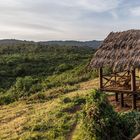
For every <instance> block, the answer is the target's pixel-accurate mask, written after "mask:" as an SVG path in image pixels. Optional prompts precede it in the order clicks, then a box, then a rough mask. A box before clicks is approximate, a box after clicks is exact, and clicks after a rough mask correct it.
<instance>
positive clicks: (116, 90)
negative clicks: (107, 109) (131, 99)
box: [101, 88, 140, 94]
mask: <svg viewBox="0 0 140 140" xmlns="http://www.w3.org/2000/svg"><path fill="white" fill-rule="evenodd" d="M101 90H102V91H106V92H120V93H130V94H132V93H134V91H131V90H123V89H122V90H121V89H111V88H102V89H101ZM137 92H140V91H137Z"/></svg>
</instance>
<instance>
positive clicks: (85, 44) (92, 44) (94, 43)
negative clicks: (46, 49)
mask: <svg viewBox="0 0 140 140" xmlns="http://www.w3.org/2000/svg"><path fill="white" fill-rule="evenodd" d="M40 43H41V44H45V45H58V46H79V47H91V48H94V49H97V48H98V47H99V46H100V44H101V43H102V41H97V40H93V41H47V42H40Z"/></svg>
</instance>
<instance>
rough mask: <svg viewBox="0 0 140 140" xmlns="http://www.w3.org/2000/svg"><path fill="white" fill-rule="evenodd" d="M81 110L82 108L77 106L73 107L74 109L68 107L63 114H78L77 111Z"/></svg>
mask: <svg viewBox="0 0 140 140" xmlns="http://www.w3.org/2000/svg"><path fill="white" fill-rule="evenodd" d="M79 110H81V106H80V105H76V106H72V107H68V108H64V109H63V110H62V111H63V112H68V113H72V114H73V113H76V112H77V111H79Z"/></svg>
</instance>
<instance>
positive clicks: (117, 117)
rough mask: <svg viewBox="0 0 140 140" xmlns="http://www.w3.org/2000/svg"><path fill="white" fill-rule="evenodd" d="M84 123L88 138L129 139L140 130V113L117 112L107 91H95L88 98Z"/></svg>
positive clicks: (101, 139)
mask: <svg viewBox="0 0 140 140" xmlns="http://www.w3.org/2000/svg"><path fill="white" fill-rule="evenodd" d="M83 123H84V130H85V131H86V136H85V137H86V139H89V140H129V139H132V137H133V136H135V135H136V134H137V133H138V132H140V125H139V124H140V113H136V112H135V113H134V112H131V113H125V114H120V113H117V112H115V111H114V109H113V107H112V106H111V105H110V104H109V102H108V100H107V98H106V96H105V93H102V92H99V91H93V92H92V93H91V94H90V96H89V97H88V98H87V104H86V108H85V110H84V112H83Z"/></svg>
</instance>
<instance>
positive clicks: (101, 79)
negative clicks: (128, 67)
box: [99, 68, 103, 89]
mask: <svg viewBox="0 0 140 140" xmlns="http://www.w3.org/2000/svg"><path fill="white" fill-rule="evenodd" d="M99 87H100V89H102V88H103V69H102V68H100V69H99Z"/></svg>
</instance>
